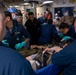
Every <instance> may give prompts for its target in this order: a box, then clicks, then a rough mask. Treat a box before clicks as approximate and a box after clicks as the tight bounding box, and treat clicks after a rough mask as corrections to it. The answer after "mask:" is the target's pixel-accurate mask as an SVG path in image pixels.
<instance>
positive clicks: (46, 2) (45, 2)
mask: <svg viewBox="0 0 76 75" xmlns="http://www.w3.org/2000/svg"><path fill="white" fill-rule="evenodd" d="M48 3H53V1H44V2H43V4H48Z"/></svg>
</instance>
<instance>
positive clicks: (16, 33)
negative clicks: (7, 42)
mask: <svg viewBox="0 0 76 75" xmlns="http://www.w3.org/2000/svg"><path fill="white" fill-rule="evenodd" d="M15 35H16V37H17V39H16V40H17V41H19V37H18V27H17V24H16V23H15Z"/></svg>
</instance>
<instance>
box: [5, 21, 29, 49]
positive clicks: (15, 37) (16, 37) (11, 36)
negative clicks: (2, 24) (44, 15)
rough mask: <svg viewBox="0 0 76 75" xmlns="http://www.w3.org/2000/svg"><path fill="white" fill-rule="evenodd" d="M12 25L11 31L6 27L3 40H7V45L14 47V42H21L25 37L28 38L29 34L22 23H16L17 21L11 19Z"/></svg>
mask: <svg viewBox="0 0 76 75" xmlns="http://www.w3.org/2000/svg"><path fill="white" fill-rule="evenodd" d="M13 25H14V26H13V28H12V32H10V31H9V29H8V28H7V27H6V35H5V37H4V40H7V43H9V47H11V48H13V49H15V45H16V44H18V43H21V42H23V41H24V40H25V39H26V38H29V39H30V34H29V33H28V31H27V30H26V29H25V28H24V27H23V26H22V25H20V24H18V22H17V21H13Z"/></svg>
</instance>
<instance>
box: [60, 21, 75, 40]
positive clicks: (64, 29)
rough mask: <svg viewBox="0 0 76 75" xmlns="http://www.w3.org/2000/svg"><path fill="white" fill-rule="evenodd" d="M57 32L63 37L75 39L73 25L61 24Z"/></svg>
mask: <svg viewBox="0 0 76 75" xmlns="http://www.w3.org/2000/svg"><path fill="white" fill-rule="evenodd" d="M59 30H60V32H61V33H63V34H64V36H70V37H72V38H74V39H75V30H74V26H73V25H68V24H67V23H61V24H60V26H59Z"/></svg>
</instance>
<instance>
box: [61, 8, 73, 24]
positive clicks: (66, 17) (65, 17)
mask: <svg viewBox="0 0 76 75" xmlns="http://www.w3.org/2000/svg"><path fill="white" fill-rule="evenodd" d="M62 13H63V16H62V17H61V20H60V24H61V23H62V22H64V23H67V24H68V25H72V24H73V20H74V18H73V16H71V15H70V14H69V10H68V8H63V9H62Z"/></svg>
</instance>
